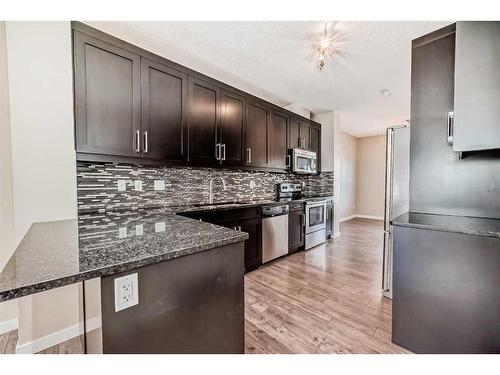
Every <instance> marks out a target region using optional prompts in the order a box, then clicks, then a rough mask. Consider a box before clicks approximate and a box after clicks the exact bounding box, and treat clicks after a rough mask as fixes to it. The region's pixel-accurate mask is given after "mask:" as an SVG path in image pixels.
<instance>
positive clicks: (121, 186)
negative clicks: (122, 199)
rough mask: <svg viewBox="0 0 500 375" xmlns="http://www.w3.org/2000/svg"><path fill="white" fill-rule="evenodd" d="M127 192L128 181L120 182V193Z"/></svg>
mask: <svg viewBox="0 0 500 375" xmlns="http://www.w3.org/2000/svg"><path fill="white" fill-rule="evenodd" d="M125 190H127V180H118V191H125Z"/></svg>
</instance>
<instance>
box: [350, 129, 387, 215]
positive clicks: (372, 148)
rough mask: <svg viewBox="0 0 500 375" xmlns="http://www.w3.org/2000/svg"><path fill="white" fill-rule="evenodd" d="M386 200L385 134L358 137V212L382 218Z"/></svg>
mask: <svg viewBox="0 0 500 375" xmlns="http://www.w3.org/2000/svg"><path fill="white" fill-rule="evenodd" d="M384 200H385V136H384V135H377V136H373V137H364V138H359V139H358V156H357V189H356V214H358V215H363V216H368V217H373V218H378V219H382V218H383V216H384Z"/></svg>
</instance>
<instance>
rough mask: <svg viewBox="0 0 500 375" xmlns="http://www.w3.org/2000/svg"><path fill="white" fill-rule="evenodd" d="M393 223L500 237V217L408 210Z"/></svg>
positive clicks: (402, 225) (401, 225)
mask: <svg viewBox="0 0 500 375" xmlns="http://www.w3.org/2000/svg"><path fill="white" fill-rule="evenodd" d="M392 225H395V226H400V227H410V228H419V229H429V230H438V231H444V232H454V233H465V234H472V235H476V236H485V237H497V238H500V219H488V218H482V217H469V216H451V215H436V214H423V213H416V212H407V213H405V214H403V215H401V216H398V217H397V218H395V219H394V220H393V221H392Z"/></svg>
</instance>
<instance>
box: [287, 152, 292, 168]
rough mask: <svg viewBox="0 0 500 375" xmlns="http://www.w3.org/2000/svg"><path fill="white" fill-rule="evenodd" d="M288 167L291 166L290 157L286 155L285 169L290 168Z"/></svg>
mask: <svg viewBox="0 0 500 375" xmlns="http://www.w3.org/2000/svg"><path fill="white" fill-rule="evenodd" d="M290 165H291V157H290V155H287V156H286V167H287V168H290Z"/></svg>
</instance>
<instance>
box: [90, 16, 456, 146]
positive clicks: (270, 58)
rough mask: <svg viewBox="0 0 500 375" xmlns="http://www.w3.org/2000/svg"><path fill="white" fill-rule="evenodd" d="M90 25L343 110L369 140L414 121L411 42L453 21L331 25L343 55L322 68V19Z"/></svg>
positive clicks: (250, 88) (249, 84) (237, 82)
mask: <svg viewBox="0 0 500 375" xmlns="http://www.w3.org/2000/svg"><path fill="white" fill-rule="evenodd" d="M85 23H87V24H89V25H91V26H94V27H96V28H98V29H101V30H103V31H105V32H108V33H110V34H112V35H115V36H117V37H119V38H122V39H124V40H127V41H129V42H130V43H133V44H136V45H139V46H141V47H143V48H144V49H147V50H150V51H151V52H155V53H157V54H159V55H162V56H164V57H166V58H168V59H170V60H173V61H175V62H178V63H180V64H182V65H185V66H187V67H190V68H192V69H194V70H197V71H199V72H201V73H204V74H207V75H209V76H212V77H214V78H216V79H219V80H220V81H223V82H225V83H228V84H230V85H232V86H235V87H238V88H240V89H242V90H244V91H247V92H250V93H252V94H254V95H256V96H259V97H262V98H264V99H267V100H269V101H272V102H274V103H276V104H279V105H287V104H291V103H296V104H299V105H301V106H303V107H306V108H308V109H311V110H312V111H323V110H337V111H339V112H340V114H341V128H342V130H343V131H345V132H347V133H349V134H351V135H354V136H357V137H363V136H369V135H375V134H382V133H383V132H384V129H385V128H386V127H388V126H392V125H395V124H399V123H403V122H404V121H405V120H406V119H408V118H409V107H410V47H411V40H412V39H414V38H416V37H418V36H421V35H424V34H426V33H428V32H430V31H432V30H435V29H438V28H440V27H442V26H444V25H446V24H449V23H450V22H331V23H330V24H331V25H332V30H334V33H335V38H334V39H335V45H334V47H335V48H337V50H338V53H337V54H335V55H334V56H333V57H332V59H331V60H330V62H329V63H328V65H327V66H326V67H325V69H324V70H323V71H322V72H320V71H318V70H317V69H316V64H315V61H314V58H313V42H312V38H313V35H314V34H315V33H317V32H319V31H320V30H321V29H322V27H323V26H322V24H321V23H319V22H286V21H282V22H156V21H154V22H152V21H151V22H128V21H127V22H125V21H119V22H103V21H99V22H85ZM383 88H387V89H390V90H391V93H392V95H390V96H381V95H380V90H381V89H383Z"/></svg>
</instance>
